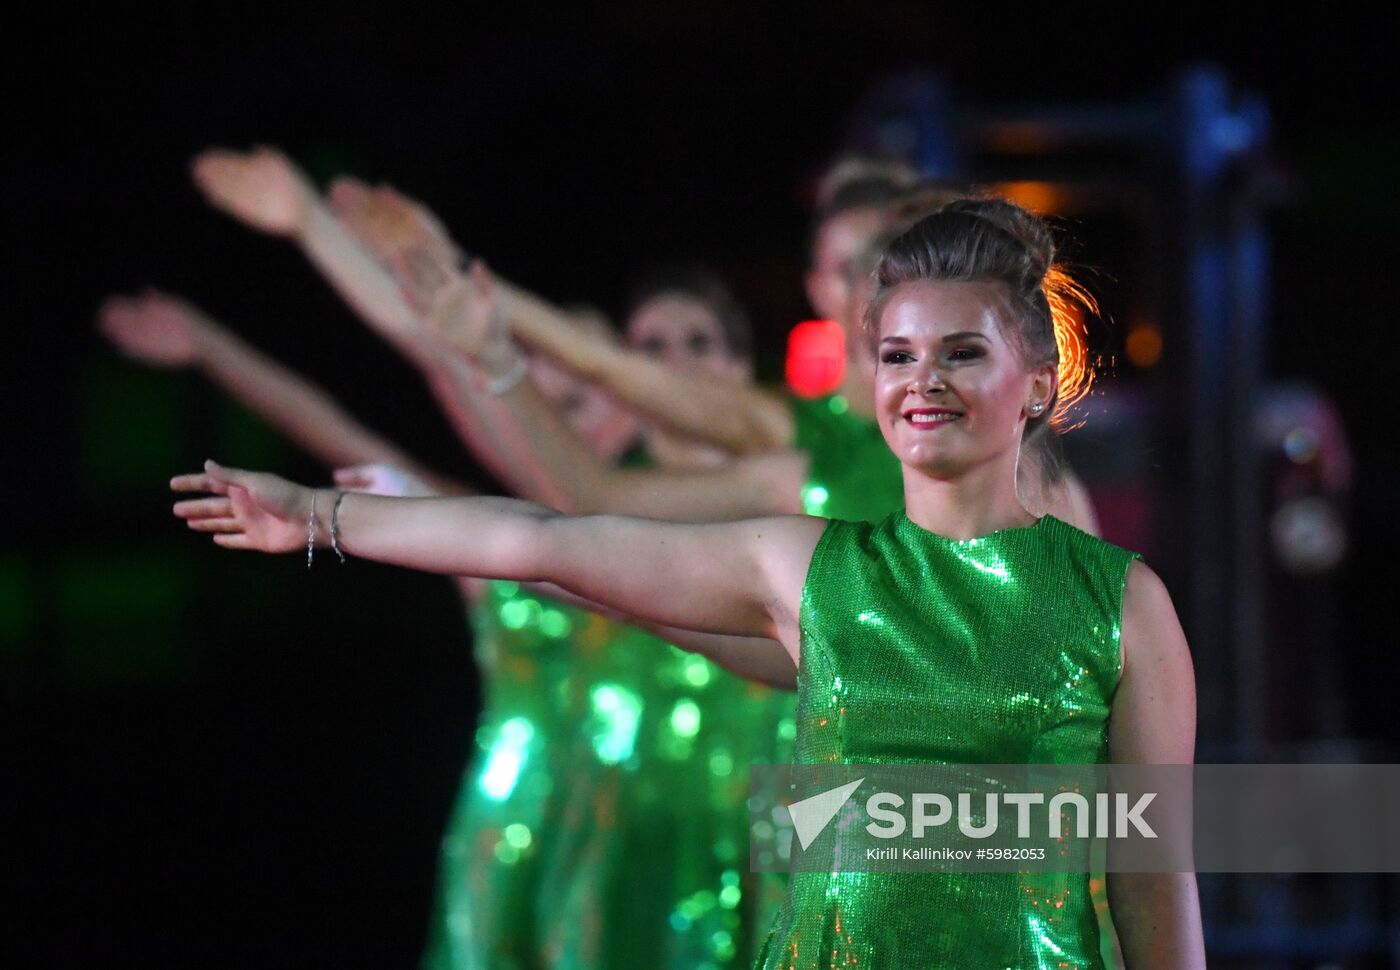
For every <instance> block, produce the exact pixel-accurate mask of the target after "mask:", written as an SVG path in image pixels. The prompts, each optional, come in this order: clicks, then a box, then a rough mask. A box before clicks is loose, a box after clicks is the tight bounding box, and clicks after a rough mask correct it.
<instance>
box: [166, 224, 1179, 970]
mask: <svg viewBox="0 0 1400 970" xmlns="http://www.w3.org/2000/svg"><path fill="white" fill-rule="evenodd" d="M1008 227H1010V228H1008ZM1017 227H1020V228H1021V229H1024V228H1026V227H1029V228H1030V230H1033V231H1031V232H1029V233H1023V232H1019V231H1017ZM1028 240H1029V241H1028ZM1048 240H1049V234H1048V230H1046V229H1045V227H1044V226H1043V225H1041V224H1040V223H1039V222H1038V221H1036V220H1035V219H1034V217H1032V216H1030V215H1029V214H1027V213H1025V212H1024V211H1022V210H1020V209H1018V208H1016V207H1015V206H1012V205H1010V204H1009V203H1005V202H986V201H970V200H969V201H960V202H957V203H954V204H952V205H950V206H947V207H945V208H944V209H942V210H939V211H938V212H935V213H934V214H932V215H930V216H928V217H926V218H925V219H924V220H922V221H921V222H919V223H917V224H916V225H915V226H914V227H913V228H911V229H910V230H909V231H908V232H907V233H905V234H904V235H903V236H900V237H899V238H898V239H896V240H895V241H894V243H893V244H892V245H891V247H890V251H889V252H888V253H887V254H886V258H885V259H884V260H883V261H882V263H881V267H880V269H879V271H878V278H879V280H880V284H881V285H880V290H879V291H878V294H877V299H876V301H874V309H873V310H872V317H871V319H872V321H873V324H874V326H875V334H876V336H877V337H878V339H879V343H880V346H881V348H882V349H881V354H882V356H881V358H880V360H879V363H878V366H877V375H876V380H877V384H878V386H879V400H878V411H879V421H880V424H881V429H882V431H883V432H884V435H885V438H886V441H887V442H888V444H889V445H890V447H891V449H892V450H893V451H894V453H895V454H896V456H897V457H898V458H899V459H900V461H901V464H902V471H903V476H904V492H905V508H904V509H903V510H901V511H898V512H895V513H894V514H892V515H890V516H888V517H887V518H885V519H884V520H883V521H881V522H879V523H875V524H871V523H864V522H861V523H856V522H845V521H840V520H833V521H831V522H824V521H822V520H819V519H813V518H807V517H802V516H789V517H778V518H766V519H753V520H749V521H745V522H735V523H727V524H722V525H698V524H681V523H671V522H660V521H655V520H649V519H640V518H631V517H627V516H611V515H608V516H601V515H600V516H566V515H561V514H559V513H557V512H554V511H552V510H549V509H546V508H543V507H541V506H538V505H531V504H529V503H525V502H519V501H514V500H509V499H482V498H453V499H387V498H380V497H376V496H362V495H353V496H350V497H348V498H346V497H344V496H337V495H335V494H334V493H332V492H325V493H320V494H318V493H317V492H316V491H313V490H311V489H307V488H303V487H300V486H297V485H294V484H292V483H290V482H287V481H285V480H283V479H280V478H278V477H276V476H273V475H266V474H257V473H251V472H241V471H235V470H232V469H224V468H220V467H219V466H217V465H214V464H213V463H210V464H209V465H208V466H207V467H206V471H205V473H204V474H197V475H188V476H181V477H179V478H176V479H175V480H174V482H173V483H172V487H174V488H175V489H176V490H177V491H208V492H212V493H213V494H214V497H212V498H204V499H195V500H191V501H185V502H180V503H178V504H177V505H176V507H175V511H176V514H177V515H180V516H182V517H184V518H186V519H188V520H189V524H190V526H191V527H192V528H195V529H198V530H201V531H207V532H211V533H214V541H215V542H216V543H218V544H219V545H222V546H226V547H229V548H237V549H258V550H263V551H267V552H291V551H296V550H300V549H304V548H306V546H307V545H308V543H310V544H322V545H324V544H327V543H329V542H331V541H332V540H334V541H335V542H336V544H337V546H338V548H340V549H343V550H344V551H346V552H348V553H350V554H352V555H359V556H364V557H366V558H371V559H377V560H380V561H383V562H389V563H396V564H399V565H404V566H410V567H414V568H418V569H426V570H431V571H436V572H448V573H458V574H465V575H476V576H489V577H496V578H502V579H515V580H539V581H546V582H553V583H556V584H558V585H559V586H562V587H564V588H566V589H568V590H571V591H573V592H574V593H576V594H577V595H579V596H581V597H583V598H585V599H587V600H591V601H594V602H596V603H601V604H603V605H605V606H608V607H611V608H614V609H617V610H621V611H623V612H626V613H628V614H631V615H635V616H639V617H643V618H645V619H649V620H654V621H658V622H662V623H666V624H669V625H672V626H678V627H685V628H690V629H695V630H701V631H708V632H714V633H725V634H737V635H740V636H746V637H753V638H767V639H771V640H776V641H778V643H779V644H781V647H782V649H778V648H776V647H773V648H771V649H770V647H769V645H767V640H766V639H756V640H753V641H752V644H753V645H752V646H751V647H749V648H748V652H747V653H743V654H741V655H737V656H736V655H729V656H727V657H726V659H727V660H728V661H729V666H730V667H731V669H736V670H741V671H745V672H749V673H751V674H752V675H753V676H755V677H758V676H762V675H763V673H764V672H766V671H769V670H771V665H772V664H773V663H774V662H780V661H781V660H782V657H783V655H784V654H785V655H786V657H787V658H788V660H789V661H791V662H792V663H795V664H798V665H799V666H800V668H801V671H802V676H801V677H800V678H799V689H798V696H799V710H798V718H797V739H796V745H797V759H798V761H800V762H807V763H828V764H829V763H849V764H876V763H881V762H887V763H910V762H928V763H968V764H991V763H1009V764H1026V763H1071V764H1072V763H1091V764H1092V763H1104V762H1110V761H1111V762H1118V763H1189V762H1190V761H1192V760H1193V756H1194V737H1195V687H1194V680H1193V674H1192V670H1191V661H1190V655H1189V652H1188V650H1187V646H1186V642H1185V638H1184V637H1183V635H1182V632H1181V627H1180V624H1179V623H1178V622H1177V618H1176V613H1175V611H1174V609H1173V608H1172V605H1171V600H1170V597H1168V596H1167V593H1166V591H1165V589H1164V588H1163V586H1162V584H1161V581H1160V580H1159V579H1157V577H1156V575H1155V574H1154V573H1153V572H1152V571H1151V570H1149V569H1148V568H1147V567H1146V566H1144V565H1143V564H1142V563H1141V562H1139V561H1137V560H1138V558H1139V557H1138V556H1137V554H1136V553H1132V552H1129V551H1127V550H1124V549H1120V548H1118V547H1117V546H1114V545H1111V544H1109V543H1107V542H1104V541H1102V540H1100V539H1097V538H1095V537H1093V536H1090V535H1088V534H1087V533H1085V532H1082V531H1080V530H1079V529H1076V528H1074V527H1073V526H1071V525H1069V524H1068V523H1065V522H1063V521H1061V520H1060V519H1057V518H1055V517H1054V516H1050V515H1046V516H1043V517H1040V518H1039V519H1037V518H1036V517H1035V516H1034V515H1032V514H1031V513H1030V512H1028V511H1027V510H1026V509H1025V507H1024V506H1023V505H1022V504H1021V502H1020V499H1019V498H1018V495H1017V491H1016V468H1017V462H1018V460H1019V456H1020V452H1021V442H1022V438H1023V436H1024V434H1025V433H1026V430H1027V427H1028V426H1031V425H1036V426H1039V425H1041V424H1043V423H1044V422H1045V421H1046V420H1047V418H1048V416H1049V415H1050V414H1052V413H1053V411H1054V409H1055V402H1056V395H1057V392H1058V383H1057V374H1058V366H1057V365H1058V360H1059V357H1058V348H1057V347H1056V344H1055V339H1056V331H1055V328H1054V325H1053V324H1054V321H1053V317H1052V314H1051V312H1050V307H1049V299H1048V297H1047V295H1046V293H1045V289H1044V285H1045V282H1044V281H1045V277H1046V274H1047V272H1048V271H1049V269H1050V265H1051V258H1052V256H1053V248H1052V247H1050V245H1049V242H1048ZM1041 243H1043V245H1041ZM987 259H990V260H991V264H990V265H988V263H987V262H984V260H987ZM318 509H319V510H321V512H320V514H318V512H317V510H318ZM327 510H335V511H332V512H330V514H329V518H330V521H329V522H328V521H327V514H326V513H327ZM989 559H994V560H995V561H996V563H997V569H995V570H987V569H985V568H983V564H984V563H985V562H986V561H989ZM872 617H874V618H875V619H876V622H872V621H871V618H872ZM1109 895H1110V901H1111V904H1112V909H1113V913H1114V917H1115V922H1116V924H1117V926H1118V929H1119V931H1120V937H1121V939H1122V943H1123V950H1124V954H1125V956H1126V958H1127V960H1128V963H1129V965H1130V966H1152V967H1157V966H1170V967H1181V968H1194V967H1200V966H1203V965H1204V954H1203V946H1202V941H1201V930H1200V916H1199V907H1198V904H1197V900H1196V887H1195V880H1194V876H1192V875H1191V874H1189V873H1188V874H1175V873H1168V874H1161V875H1157V874H1149V875H1143V876H1131V877H1128V876H1118V875H1115V876H1112V877H1111V878H1110V880H1109ZM833 960H839V962H840V963H841V965H843V966H845V965H856V964H858V965H860V966H863V967H866V968H871V970H879V968H895V967H911V966H938V967H945V966H1042V965H1046V964H1047V963H1051V962H1053V963H1054V964H1055V965H1073V966H1080V967H1102V966H1103V962H1102V960H1101V958H1100V956H1099V934H1098V927H1097V923H1096V921H1095V919H1094V912H1093V907H1092V904H1091V900H1090V895H1089V876H1088V873H1083V872H1080V873H1038V874H1020V873H1014V872H1012V873H999V872H955V873H887V874H861V873H835V872H831V873H828V872H820V873H797V874H794V877H793V879H792V881H791V882H790V884H789V888H788V892H787V896H786V898H785V901H784V904H783V907H782V911H781V913H780V914H779V916H778V919H777V921H776V923H775V925H774V928H773V931H772V933H771V934H770V936H769V942H768V946H767V947H766V956H765V957H764V958H763V960H762V961H761V962H762V965H763V966H764V967H765V968H766V970H777V968H779V967H784V968H796V967H804V968H816V967H825V966H830V965H832V962H833Z"/></svg>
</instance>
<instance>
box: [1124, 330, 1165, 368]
mask: <svg viewBox="0 0 1400 970" xmlns="http://www.w3.org/2000/svg"><path fill="white" fill-rule="evenodd" d="M1125 349H1126V350H1127V352H1128V359H1129V360H1130V361H1132V362H1133V363H1134V364H1136V365H1137V366H1138V367H1155V366H1156V364H1157V362H1158V361H1159V360H1161V359H1162V331H1161V330H1160V329H1158V327H1157V325H1156V324H1154V323H1140V324H1138V325H1136V326H1134V327H1133V328H1132V329H1131V330H1129V331H1128V340H1127V346H1126V348H1125Z"/></svg>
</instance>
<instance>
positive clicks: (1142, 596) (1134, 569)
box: [1122, 559, 1190, 675]
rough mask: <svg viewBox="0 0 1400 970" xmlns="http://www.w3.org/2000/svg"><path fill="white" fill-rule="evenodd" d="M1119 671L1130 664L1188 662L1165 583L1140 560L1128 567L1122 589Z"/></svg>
mask: <svg viewBox="0 0 1400 970" xmlns="http://www.w3.org/2000/svg"><path fill="white" fill-rule="evenodd" d="M1122 636H1123V639H1122V650H1123V673H1124V675H1126V674H1127V672H1128V670H1129V669H1130V668H1132V667H1133V666H1146V667H1158V666H1161V665H1164V664H1165V665H1178V664H1180V663H1182V662H1183V661H1184V662H1185V663H1186V664H1188V665H1189V664H1190V651H1189V649H1188V648H1187V645H1186V635H1185V634H1184V633H1183V632H1182V629H1181V621H1180V619H1179V618H1178V617H1177V614H1176V607H1175V606H1174V605H1173V604H1172V597H1171V593H1170V592H1168V590H1167V585H1166V583H1164V582H1162V578H1161V577H1160V576H1158V575H1157V573H1156V571H1154V570H1153V569H1152V567H1150V566H1148V565H1147V564H1146V563H1144V562H1143V561H1142V560H1140V559H1137V560H1134V561H1133V562H1132V563H1130V564H1129V566H1128V576H1127V580H1126V582H1125V583H1124V588H1123V630H1122Z"/></svg>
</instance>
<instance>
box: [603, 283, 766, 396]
mask: <svg viewBox="0 0 1400 970" xmlns="http://www.w3.org/2000/svg"><path fill="white" fill-rule="evenodd" d="M627 342H628V343H629V344H631V345H632V347H633V348H634V349H636V350H640V351H641V352H642V353H644V354H646V355H647V356H648V357H651V358H653V359H655V360H659V361H661V362H662V363H663V364H665V365H667V366H668V367H674V368H675V369H676V370H678V371H684V372H686V373H690V374H703V375H705V376H707V377H715V378H718V379H719V380H723V381H741V380H744V379H745V378H746V377H747V375H748V367H747V364H746V362H745V361H744V360H743V359H742V358H740V357H736V356H735V355H734V354H733V353H732V352H731V351H730V349H729V343H728V341H727V340H726V339H725V336H724V328H723V327H722V326H721V325H720V322H719V320H718V319H717V318H716V317H715V315H714V312H713V311H711V310H710V308H709V307H707V306H706V305H705V304H703V303H701V302H700V301H699V300H693V299H690V298H689V297H685V296H680V295H675V296H671V295H665V294H663V295H661V296H658V297H656V298H655V299H651V300H648V301H647V302H645V303H643V304H642V305H641V306H639V307H638V308H637V309H636V311H635V312H634V313H633V314H632V317H631V319H629V320H628V321H627Z"/></svg>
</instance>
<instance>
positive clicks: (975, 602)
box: [759, 512, 1136, 970]
mask: <svg viewBox="0 0 1400 970" xmlns="http://www.w3.org/2000/svg"><path fill="white" fill-rule="evenodd" d="M1135 557H1136V554H1135V553H1130V552H1128V551H1126V550H1123V549H1119V548H1118V547H1116V546H1113V545H1111V544H1109V543H1107V542H1104V541H1102V540H1099V539H1096V538H1094V537H1092V536H1090V535H1088V534H1086V533H1084V532H1081V531H1080V530H1078V529H1075V528H1074V527H1072V526H1070V525H1068V524H1066V523H1064V522H1062V521H1060V520H1059V519H1056V518H1054V517H1052V516H1046V517H1044V518H1042V519H1041V520H1040V521H1039V522H1038V523H1037V524H1036V525H1034V526H1031V527H1027V528H1016V529H1005V530H1001V531H998V532H995V533H993V534H991V535H989V536H986V537H983V538H980V539H972V540H965V541H959V540H950V539H945V538H943V537H940V536H938V535H935V534H933V533H931V532H928V531H926V530H924V529H922V528H920V527H919V526H917V525H915V524H914V523H913V522H911V521H910V520H909V519H908V518H907V516H905V515H904V513H903V512H897V513H894V514H893V515H891V516H889V517H888V518H886V519H884V520H883V521H881V522H880V523H879V524H878V525H874V526H872V525H869V524H865V523H849V522H833V523H831V524H830V525H829V526H828V527H827V530H826V532H825V533H824V534H823V537H822V539H821V541H820V542H819V543H818V545H817V548H816V551H815V553H814V556H813V559H812V564H811V567H810V571H809V573H808V576H807V581H806V585H805V587H804V590H803V600H802V611H801V625H802V638H803V644H802V646H803V663H802V669H801V671H800V673H799V681H798V682H799V700H798V717H797V761H798V763H802V764H824V763H849V764H883V763H921V762H922V763H946V764H957V763H974V764H975V763H989V764H990V763H1001V764H1033V763H1061V764H1082V763H1096V762H1103V761H1105V760H1106V759H1107V752H1108V730H1107V727H1108V725H1107V721H1108V714H1109V710H1110V704H1111V700H1112V697H1113V693H1114V690H1115V688H1116V686H1117V682H1118V674H1119V663H1120V661H1119V633H1120V622H1121V613H1122V595H1123V584H1124V581H1125V579H1126V575H1127V567H1128V565H1129V563H1130V562H1131V560H1132V559H1133V558H1135ZM1099 950H1100V938H1099V928H1098V923H1097V919H1096V915H1095V912H1094V903H1093V900H1092V898H1091V894H1090V876H1089V874H1088V873H1041V874H1031V873H1024V874H1022V873H797V874H794V875H793V876H792V878H791V882H790V885H789V889H788V895H787V898H786V899H785V900H784V903H783V907H782V910H781V912H780V914H779V917H778V920H777V921H776V924H775V927H774V929H773V932H772V934H771V935H770V937H769V939H768V942H767V945H766V947H765V954H764V956H763V957H761V958H760V960H759V966H760V967H762V968H764V970H780V968H803V970H807V968H817V967H821V968H830V967H856V966H858V967H864V968H866V970H915V968H927V970H933V968H949V970H952V968H991V967H997V968H1001V967H1015V968H1049V967H1055V968H1061V967H1076V968H1078V967H1094V968H1098V967H1103V966H1104V963H1103V960H1102V958H1101V956H1100V952H1099Z"/></svg>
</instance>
